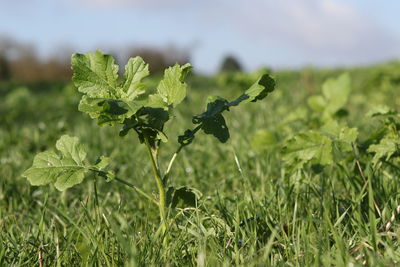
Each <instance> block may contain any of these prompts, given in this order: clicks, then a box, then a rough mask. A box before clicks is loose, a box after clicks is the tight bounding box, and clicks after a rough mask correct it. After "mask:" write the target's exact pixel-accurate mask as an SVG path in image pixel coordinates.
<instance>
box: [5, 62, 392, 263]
mask: <svg viewBox="0 0 400 267" xmlns="http://www.w3.org/2000/svg"><path fill="white" fill-rule="evenodd" d="M271 76H272V77H274V79H275V81H276V88H275V91H274V92H272V93H270V94H269V95H268V96H267V97H266V98H265V99H263V100H261V101H257V103H254V104H249V105H247V104H246V105H241V106H239V107H235V108H232V110H231V111H229V112H226V114H225V113H224V115H225V118H226V121H227V125H228V126H229V131H230V139H229V140H228V141H227V142H226V143H225V144H221V143H220V142H218V140H217V139H215V138H214V137H212V136H209V135H205V134H199V135H198V136H196V139H194V141H193V143H192V144H191V145H190V146H188V147H185V148H184V149H183V150H182V152H181V153H180V154H179V156H178V157H177V159H176V162H175V166H174V168H173V170H172V172H171V175H170V181H171V183H172V184H173V185H174V186H175V187H179V186H188V187H191V188H195V189H196V193H197V195H198V199H197V200H196V203H195V205H194V207H185V208H180V207H179V205H178V206H177V207H176V208H171V209H170V210H169V215H168V216H169V218H170V219H171V221H172V222H171V224H170V225H169V227H168V230H167V235H168V244H167V245H165V243H164V242H162V241H160V238H158V237H157V235H155V233H156V232H157V230H158V228H159V224H160V218H159V214H158V209H157V207H156V206H153V205H151V204H149V202H148V201H147V200H146V199H143V197H142V196H141V195H139V194H137V193H136V192H135V191H134V190H132V188H130V187H128V186H125V185H124V184H121V183H118V182H116V181H111V182H109V183H108V182H106V181H105V180H104V179H103V178H101V177H98V176H97V177H96V176H94V175H92V174H90V175H88V176H86V178H85V180H84V181H83V183H82V184H79V185H76V186H74V187H72V188H70V189H68V190H66V191H63V192H60V191H58V190H57V189H56V188H55V187H54V186H53V185H48V186H40V187H37V186H31V185H30V184H29V182H28V181H27V179H26V178H24V177H22V176H21V174H22V173H23V172H24V171H25V170H26V169H28V168H29V167H30V166H32V161H33V158H34V156H35V155H36V154H37V153H39V152H41V151H45V150H48V149H50V150H54V146H55V143H56V141H57V140H58V138H59V137H60V136H62V135H64V134H68V135H71V136H77V137H79V139H80V141H81V142H82V143H83V144H84V146H85V147H86V148H87V150H88V159H89V161H91V162H95V161H96V157H97V156H98V155H106V156H108V157H110V158H111V163H110V168H111V169H112V170H113V171H114V172H115V174H116V176H117V177H120V178H123V179H124V180H126V181H129V183H131V184H134V185H138V186H140V187H141V188H142V189H143V190H144V191H146V192H149V193H150V194H151V195H152V196H156V194H157V192H156V191H155V189H156V188H157V187H156V185H155V181H154V179H153V178H152V175H153V174H152V168H151V164H150V162H149V161H148V158H147V151H146V147H145V146H143V145H142V144H140V143H139V141H138V140H137V137H136V136H135V135H136V133H134V132H133V131H132V132H130V133H128V135H127V136H125V137H119V136H118V131H119V129H118V127H99V126H98V125H97V124H96V121H94V120H92V119H90V118H89V116H87V115H86V114H83V113H81V112H79V111H78V104H79V101H80V99H81V94H80V93H79V92H78V91H77V90H76V88H75V87H74V86H73V84H72V83H71V84H69V83H68V84H65V83H41V84H19V83H17V82H6V83H3V84H0V266H81V265H83V266H122V265H125V266H322V265H324V266H332V265H338V266H344V265H346V266H351V265H349V264H354V265H353V266H363V265H369V266H395V265H397V264H399V261H400V248H399V245H400V243H399V240H398V237H399V235H400V229H399V225H400V221H399V217H400V195H399V193H400V183H399V178H400V136H399V128H400V115H399V114H400V113H397V112H400V110H399V108H398V107H399V105H400V64H399V63H396V62H390V63H386V64H382V65H376V66H370V67H363V68H351V69H334V70H321V69H313V68H305V69H302V70H299V71H277V72H271ZM256 78H257V74H244V73H235V74H220V75H217V76H215V77H203V76H198V75H195V74H192V75H190V76H189V77H188V79H187V83H188V85H189V87H188V94H187V95H188V97H187V98H186V99H185V100H184V101H183V102H182V103H181V105H180V106H179V107H178V108H177V110H176V111H175V113H174V116H175V118H174V119H173V120H172V121H169V122H167V124H168V127H169V128H168V130H167V132H166V135H167V136H177V135H179V134H182V133H183V132H184V131H185V130H186V129H188V128H190V127H192V126H191V125H192V123H191V118H192V116H193V115H195V114H199V113H201V112H202V111H203V110H204V108H205V104H204V103H205V102H206V98H207V96H209V95H218V96H222V97H224V98H227V99H230V100H232V99H234V98H235V97H237V96H238V95H240V94H241V93H242V92H243V91H244V90H246V89H247V88H248V87H249V86H250V85H251V84H252V83H253V82H254V81H255V79H256ZM158 79H159V78H158V77H153V78H150V79H147V80H146V81H145V82H146V84H147V85H148V86H149V87H153V88H154V87H156V85H157V82H158ZM323 88H324V89H323ZM396 110H397V111H396ZM162 145H163V146H164V147H163V149H164V150H163V151H162V153H161V154H160V162H168V160H169V158H170V156H171V155H172V154H173V152H174V151H175V150H176V149H177V147H178V142H177V140H175V139H171V140H170V141H169V142H168V143H165V144H162ZM161 168H162V169H166V168H167V166H165V165H161Z"/></svg>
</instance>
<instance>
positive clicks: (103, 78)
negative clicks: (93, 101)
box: [71, 50, 118, 98]
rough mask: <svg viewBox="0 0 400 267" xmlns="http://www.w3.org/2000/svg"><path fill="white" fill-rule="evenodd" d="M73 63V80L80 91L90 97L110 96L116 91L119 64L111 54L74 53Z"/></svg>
mask: <svg viewBox="0 0 400 267" xmlns="http://www.w3.org/2000/svg"><path fill="white" fill-rule="evenodd" d="M71 65H72V70H73V72H74V75H73V76H72V80H73V82H74V84H75V86H76V87H78V90H79V92H81V93H85V94H87V95H88V96H89V97H110V98H111V96H112V94H113V93H114V92H115V91H116V88H117V80H118V65H116V64H114V58H113V57H112V56H111V55H104V54H103V53H102V52H101V51H99V50H97V51H96V52H95V53H91V52H89V53H87V54H86V55H82V54H73V55H72V58H71Z"/></svg>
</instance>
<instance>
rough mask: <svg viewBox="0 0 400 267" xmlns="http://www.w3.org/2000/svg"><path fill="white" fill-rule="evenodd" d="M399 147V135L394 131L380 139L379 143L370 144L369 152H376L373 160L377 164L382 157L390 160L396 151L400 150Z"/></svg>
mask: <svg viewBox="0 0 400 267" xmlns="http://www.w3.org/2000/svg"><path fill="white" fill-rule="evenodd" d="M399 149H400V138H399V136H398V135H397V134H396V133H394V132H390V133H388V134H387V135H386V136H385V137H384V138H382V139H381V140H380V142H379V144H375V145H371V146H369V148H368V152H370V153H375V155H374V158H373V159H372V162H373V163H374V164H376V163H378V161H379V160H380V159H381V158H384V160H388V159H389V158H390V157H391V156H392V155H393V154H395V153H396V151H399Z"/></svg>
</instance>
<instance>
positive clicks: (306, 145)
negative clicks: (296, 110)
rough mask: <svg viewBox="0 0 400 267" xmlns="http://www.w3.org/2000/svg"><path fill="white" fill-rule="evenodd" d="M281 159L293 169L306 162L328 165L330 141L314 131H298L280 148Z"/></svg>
mask: <svg viewBox="0 0 400 267" xmlns="http://www.w3.org/2000/svg"><path fill="white" fill-rule="evenodd" d="M282 153H283V160H284V161H285V162H287V163H288V164H289V165H291V166H293V167H294V168H295V169H298V168H302V167H303V165H304V164H306V163H309V162H311V163H313V164H320V165H330V164H332V163H333V159H332V141H331V139H330V138H329V137H326V136H323V135H321V134H319V133H317V132H315V131H309V132H307V133H300V134H297V135H295V136H294V137H292V138H290V139H288V140H287V141H286V142H285V146H284V147H283V150H282Z"/></svg>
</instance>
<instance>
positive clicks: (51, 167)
mask: <svg viewBox="0 0 400 267" xmlns="http://www.w3.org/2000/svg"><path fill="white" fill-rule="evenodd" d="M56 148H57V150H58V151H59V152H60V153H59V154H57V153H55V152H53V151H45V152H41V153H39V154H37V155H36V156H35V158H34V160H33V165H32V167H31V168H29V169H28V170H26V171H25V172H24V173H23V174H22V176H24V177H26V178H28V181H29V182H30V183H31V184H32V185H45V184H50V183H52V184H54V186H55V187H56V188H57V189H58V190H60V191H63V190H65V189H67V188H70V187H72V186H74V185H76V184H79V183H81V182H82V181H83V178H84V176H85V173H86V172H87V171H88V167H87V166H86V165H85V164H84V160H85V158H86V151H85V149H84V148H83V146H82V145H81V144H80V143H79V139H78V138H77V137H71V136H68V135H63V136H61V138H60V139H59V140H58V141H57V143H56Z"/></svg>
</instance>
